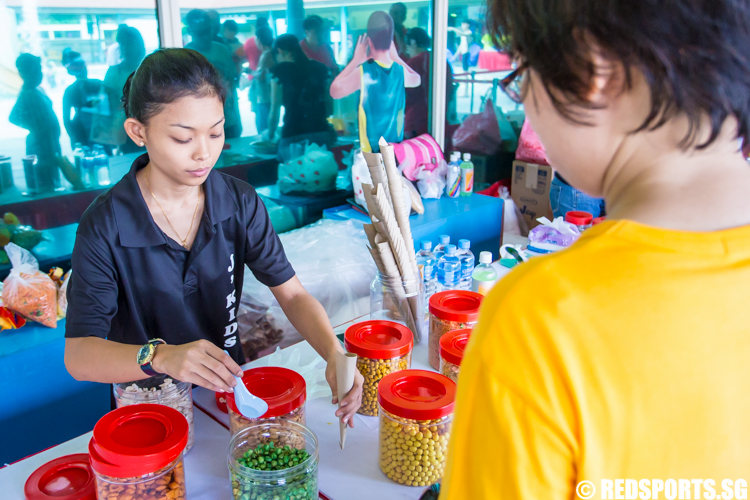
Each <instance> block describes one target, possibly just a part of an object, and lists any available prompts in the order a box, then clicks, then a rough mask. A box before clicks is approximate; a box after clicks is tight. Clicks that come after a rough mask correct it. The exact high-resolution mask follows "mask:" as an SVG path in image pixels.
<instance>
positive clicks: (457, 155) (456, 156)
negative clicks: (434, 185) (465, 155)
mask: <svg viewBox="0 0 750 500" xmlns="http://www.w3.org/2000/svg"><path fill="white" fill-rule="evenodd" d="M460 159H461V153H459V152H458V151H454V152H453V153H451V161H458V160H460Z"/></svg>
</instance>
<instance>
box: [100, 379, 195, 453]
mask: <svg viewBox="0 0 750 500" xmlns="http://www.w3.org/2000/svg"><path fill="white" fill-rule="evenodd" d="M114 391H115V404H116V405H117V407H118V408H121V407H123V406H130V405H139V404H144V403H146V404H155V405H164V406H169V407H170V408H174V409H175V410H177V411H179V412H180V413H182V414H183V415H184V416H185V419H187V422H188V426H189V435H188V444H187V448H185V453H187V452H188V451H190V448H192V447H193V442H194V441H195V422H194V418H193V386H192V385H191V384H190V383H188V382H180V381H178V380H173V379H172V378H170V377H168V376H167V375H157V376H155V377H150V378H147V379H144V380H138V381H136V382H128V383H125V384H114Z"/></svg>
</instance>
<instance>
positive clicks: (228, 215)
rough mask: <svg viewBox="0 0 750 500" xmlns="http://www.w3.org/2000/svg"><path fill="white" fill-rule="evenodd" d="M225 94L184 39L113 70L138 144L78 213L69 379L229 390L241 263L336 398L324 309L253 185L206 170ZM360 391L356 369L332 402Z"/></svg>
mask: <svg viewBox="0 0 750 500" xmlns="http://www.w3.org/2000/svg"><path fill="white" fill-rule="evenodd" d="M225 98H226V90H225V89H224V87H223V85H222V83H221V79H220V77H219V76H218V74H217V73H216V70H215V69H214V68H213V66H211V64H210V63H209V62H208V60H207V59H206V58H205V57H203V56H202V55H200V54H199V53H197V52H195V51H192V50H188V49H163V50H159V51H157V52H155V53H153V54H151V55H150V56H148V57H147V58H146V59H145V60H144V61H143V63H142V64H141V66H140V67H139V68H138V70H137V71H136V72H135V73H133V75H131V76H130V78H129V79H128V82H127V83H126V84H125V89H124V97H123V102H124V105H125V109H126V111H127V114H128V119H127V121H126V122H125V129H126V131H127V133H128V136H129V137H130V138H131V139H133V141H135V143H136V144H138V145H140V146H145V147H146V149H147V151H148V153H147V154H144V155H142V156H140V157H139V158H137V159H136V160H135V162H134V163H133V166H132V168H131V170H130V172H129V173H128V174H127V175H126V176H125V177H124V178H123V179H122V180H121V181H120V182H119V183H117V184H116V185H115V186H114V187H113V188H112V189H110V190H109V191H108V192H106V193H105V194H103V195H101V196H100V197H99V198H97V200H96V201H95V202H94V203H93V204H92V205H91V206H90V207H89V208H88V210H86V213H85V214H84V215H83V218H82V219H81V224H80V226H79V228H78V235H77V238H76V245H75V249H74V251H73V269H74V270H75V271H74V273H73V274H72V277H71V281H70V284H69V288H68V300H69V306H68V320H67V327H66V332H65V336H66V339H67V340H66V344H65V365H66V367H67V369H68V371H69V372H70V374H71V375H72V376H73V377H74V378H76V379H78V380H89V381H95V382H102V383H121V382H128V381H131V380H138V379H142V378H145V377H146V376H148V375H152V374H155V373H166V374H168V375H169V376H171V377H174V378H175V379H178V380H182V381H185V382H191V383H194V384H197V385H200V386H203V387H206V388H208V389H211V390H214V391H224V392H227V391H231V390H232V387H234V385H235V381H234V378H233V377H232V374H233V373H235V374H238V375H241V374H242V370H241V369H240V366H239V363H242V362H244V355H243V353H242V349H241V346H240V343H239V337H238V333H237V319H236V316H237V308H238V306H239V300H240V295H241V293H242V281H243V276H244V267H245V265H247V266H248V267H249V268H250V270H251V271H252V272H253V273H254V274H255V276H256V277H257V278H258V280H259V281H260V282H261V283H263V284H265V285H267V286H268V287H270V288H271V291H272V292H273V294H274V296H275V297H276V299H277V300H278V302H279V305H280V306H281V307H282V309H283V310H284V312H285V313H286V315H287V317H288V318H289V320H290V321H291V323H292V324H293V325H294V326H295V328H296V329H297V330H298V331H299V332H300V333H301V334H302V336H303V337H304V338H305V339H306V340H308V341H309V342H310V344H311V345H312V346H313V347H314V348H315V350H316V351H317V352H318V353H319V354H320V355H321V356H322V357H323V358H324V359H326V360H327V361H328V367H327V369H326V378H327V379H328V382H329V384H330V385H331V387H332V389H334V390H333V394H334V402H335V394H336V390H335V384H336V377H335V366H334V362H333V359H334V357H333V354H334V353H335V352H336V351H340V350H342V348H341V345H340V344H339V342H338V340H337V339H336V337H335V335H334V333H333V329H332V328H331V324H330V321H329V320H328V317H327V316H326V313H325V310H324V309H323V307H322V306H321V305H320V303H318V301H317V300H315V299H314V298H313V297H312V296H311V295H310V294H308V293H307V291H305V289H304V288H303V287H302V284H301V283H300V281H299V279H298V278H297V277H296V276H295V273H294V270H293V269H292V267H291V265H290V264H289V262H288V261H287V258H286V255H285V254H284V249H283V248H282V245H281V242H280V241H279V238H278V236H277V235H276V233H275V232H274V230H273V227H272V226H271V221H270V219H269V217H268V213H267V212H266V209H265V207H264V206H263V203H262V202H261V200H260V198H259V197H258V195H257V194H256V192H255V190H254V189H253V188H252V187H251V186H250V185H248V184H246V183H244V182H242V181H239V180H237V179H235V178H233V177H229V176H227V175H224V174H221V173H219V172H216V171H213V170H212V169H213V166H214V164H215V163H216V160H217V159H218V157H219V154H220V153H221V150H222V147H223V145H224V127H223V124H224V110H223V103H224V100H225ZM225 349H226V350H227V351H228V352H229V353H230V354H229V355H226V354H225V353H224V352H223V350H225ZM361 396H362V377H361V376H359V375H358V376H357V380H356V382H355V387H354V389H353V390H352V391H351V392H350V394H349V395H348V396H347V397H346V398H345V399H344V401H343V402H342V404H344V405H345V407H344V406H342V408H341V409H340V410H339V411H337V416H340V415H344V418H345V419H347V420H348V422H349V425H353V419H352V418H351V417H352V416H353V415H354V412H355V411H356V410H357V409H358V408H359V406H360V402H361Z"/></svg>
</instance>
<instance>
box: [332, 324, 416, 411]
mask: <svg viewBox="0 0 750 500" xmlns="http://www.w3.org/2000/svg"><path fill="white" fill-rule="evenodd" d="M344 347H346V350H347V351H348V352H350V353H352V354H356V355H357V369H358V370H359V373H361V374H362V377H364V379H365V382H364V386H363V388H362V406H360V407H359V410H358V411H357V413H360V414H362V415H368V416H371V417H376V416H377V415H378V384H379V383H380V380H381V379H382V378H383V377H385V376H386V375H388V374H390V373H393V372H397V371H400V370H407V369H408V368H409V367H410V366H411V351H412V349H413V347H414V335H413V334H412V332H411V330H409V329H408V328H407V327H405V326H404V325H402V324H400V323H394V322H393V321H380V320H370V321H363V322H362V323H357V324H355V325H352V326H350V327H349V328H347V330H346V333H345V334H344Z"/></svg>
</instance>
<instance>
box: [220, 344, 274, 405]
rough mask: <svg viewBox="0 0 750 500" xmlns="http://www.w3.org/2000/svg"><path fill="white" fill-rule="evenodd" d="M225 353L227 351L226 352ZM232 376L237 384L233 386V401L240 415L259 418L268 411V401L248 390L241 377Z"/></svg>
mask: <svg viewBox="0 0 750 500" xmlns="http://www.w3.org/2000/svg"><path fill="white" fill-rule="evenodd" d="M224 352H227V351H224ZM227 354H229V353H228V352H227ZM232 376H233V377H234V379H235V380H236V381H237V385H236V386H235V387H234V402H235V404H236V405H237V409H238V410H239V411H240V413H241V414H242V416H244V417H246V418H259V417H261V416H262V415H264V414H265V413H266V412H267V411H268V403H266V402H265V401H263V400H262V399H260V398H259V397H258V396H256V395H254V394H252V393H251V392H250V391H248V390H247V387H245V382H243V381H242V377H240V376H238V375H234V374H232Z"/></svg>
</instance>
